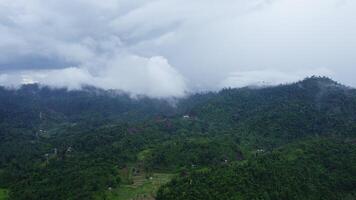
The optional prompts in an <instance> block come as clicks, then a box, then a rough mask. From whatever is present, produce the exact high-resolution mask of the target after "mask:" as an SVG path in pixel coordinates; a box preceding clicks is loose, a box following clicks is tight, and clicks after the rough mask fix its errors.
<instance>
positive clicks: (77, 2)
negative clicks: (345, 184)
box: [0, 0, 356, 97]
mask: <svg viewBox="0 0 356 200" xmlns="http://www.w3.org/2000/svg"><path fill="white" fill-rule="evenodd" d="M355 9H356V2H354V1H348V0H313V1H310V0H221V1H206V0H196V1H188V0H138V1H130V0H100V1H99V0H85V1H84V0H71V1H67V0H65V1H58V0H1V1H0V38H1V39H0V84H2V85H9V86H16V85H19V84H23V83H33V82H36V83H42V84H46V85H50V86H53V87H68V88H69V89H78V88H80V87H81V86H83V85H93V86H97V87H100V88H104V89H119V90H124V91H127V92H130V93H132V94H134V95H136V94H145V95H148V96H151V97H168V96H183V95H184V94H185V93H186V92H187V91H191V90H193V91H195V90H211V89H213V90H214V89H219V88H221V87H239V86H245V85H248V84H255V83H264V82H268V83H283V82H290V81H295V79H300V78H303V76H311V75H328V76H331V77H332V78H336V79H337V80H339V81H342V82H344V83H346V84H349V85H353V86H356V81H355V79H354V77H353V74H354V73H355V72H356V69H355V66H354V65H355V64H356V61H355V59H354V55H355V53H356V52H355V49H356V36H355V35H356V26H355V23H354V22H355V21H356V15H355V14H354V10H355Z"/></svg>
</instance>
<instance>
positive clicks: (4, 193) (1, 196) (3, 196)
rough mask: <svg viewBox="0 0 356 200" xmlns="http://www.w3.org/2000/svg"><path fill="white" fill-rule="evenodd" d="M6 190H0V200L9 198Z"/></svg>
mask: <svg viewBox="0 0 356 200" xmlns="http://www.w3.org/2000/svg"><path fill="white" fill-rule="evenodd" d="M8 193H9V192H8V190H5V189H0V200H7V199H8V198H9V194H8Z"/></svg>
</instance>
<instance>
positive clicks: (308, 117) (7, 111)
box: [0, 77, 356, 200]
mask: <svg viewBox="0 0 356 200" xmlns="http://www.w3.org/2000/svg"><path fill="white" fill-rule="evenodd" d="M355 136H356V90H355V89H353V88H349V87H346V86H343V85H341V84H339V83H337V82H335V81H333V80H331V79H329V78H326V77H311V78H307V79H305V80H303V81H300V82H296V83H293V84H286V85H279V86H275V87H259V88H253V87H246V88H239V89H231V88H228V89H224V90H221V91H219V92H207V93H200V94H192V95H189V96H187V97H185V98H182V99H168V100H167V99H151V98H147V97H136V98H132V97H130V95H129V94H125V93H122V92H117V91H105V90H100V89H97V88H93V87H85V88H84V89H83V90H77V91H68V90H66V89H50V88H48V87H43V86H39V85H24V86H22V87H21V88H19V89H17V90H11V89H6V88H0V152H1V154H0V189H1V190H0V191H2V190H6V191H7V192H6V193H8V194H7V195H6V196H8V198H10V199H14V200H17V199H18V200H20V199H21V200H32V199H33V200H39V199H51V200H56V199H58V200H60V199H73V200H76V199H78V200H79V199H114V197H113V195H112V193H114V192H113V190H115V191H116V190H117V191H124V190H125V186H127V185H128V186H130V185H134V186H135V185H136V184H137V183H138V182H140V181H137V179H138V178H141V177H143V179H147V180H150V179H153V178H154V177H155V174H158V173H159V174H173V176H174V178H173V180H172V181H171V182H170V183H168V184H167V185H164V186H163V187H161V188H160V189H159V191H158V193H157V199H161V200H163V199H164V200H169V199H256V200H257V199H265V200H268V199H355V198H356V191H355V188H356V160H355V158H356V155H355V153H356V149H355V141H356V137H355ZM165 177H170V176H165ZM169 180H170V179H169ZM169 180H168V181H167V182H169ZM162 184H163V183H161V184H160V185H162ZM160 185H159V186H160ZM156 189H157V188H156V187H155V189H154V190H155V191H156ZM152 193H154V191H153V189H152ZM150 195H151V196H146V197H142V198H147V199H149V198H151V197H152V196H153V197H154V196H156V194H150ZM4 198H7V197H4ZM0 199H1V193H0ZM117 199H120V198H119V197H117ZM121 199H122V198H121ZM131 199H132V198H131Z"/></svg>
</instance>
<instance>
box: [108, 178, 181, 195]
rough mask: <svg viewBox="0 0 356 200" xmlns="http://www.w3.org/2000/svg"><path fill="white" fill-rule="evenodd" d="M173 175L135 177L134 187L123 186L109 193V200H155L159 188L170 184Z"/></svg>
mask: <svg viewBox="0 0 356 200" xmlns="http://www.w3.org/2000/svg"><path fill="white" fill-rule="evenodd" d="M173 176H174V175H173V174H163V173H155V174H153V175H152V177H150V178H148V179H147V178H146V177H145V176H134V177H133V184H132V185H122V186H121V187H119V188H117V189H113V190H112V191H108V192H107V199H108V200H136V199H140V200H153V199H154V197H155V194H156V192H157V190H158V189H159V187H160V186H161V185H163V184H166V183H168V182H169V181H170V180H171V179H172V177H173Z"/></svg>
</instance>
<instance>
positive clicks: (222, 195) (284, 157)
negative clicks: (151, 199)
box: [157, 140, 356, 200]
mask: <svg viewBox="0 0 356 200" xmlns="http://www.w3.org/2000/svg"><path fill="white" fill-rule="evenodd" d="M355 188H356V145H355V144H351V143H345V142H343V141H332V140H312V141H307V142H300V143H298V144H293V145H288V146H285V147H283V148H281V149H277V150H274V151H272V152H271V153H265V154H261V155H256V157H254V158H251V159H249V160H248V161H246V162H243V163H233V164H231V165H227V166H223V167H217V168H212V169H211V170H206V171H197V172H193V173H192V174H190V175H188V176H183V177H179V178H176V179H174V180H173V181H171V183H169V184H168V185H166V186H164V187H162V188H161V189H160V191H159V192H158V197H157V200H173V199H174V200H180V199H182V200H190V199H194V200H199V199H204V200H207V199H211V200H218V199H222V200H227V199H236V200H244V199H246V200H262V199H263V200H269V199H274V200H279V199H280V200H285V199H295V200H301V199H304V200H312V199H313V200H314V199H315V200H316V199H325V200H326V199H333V200H336V199H338V200H342V199H345V200H346V199H347V200H351V199H355V198H356V190H355Z"/></svg>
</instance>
